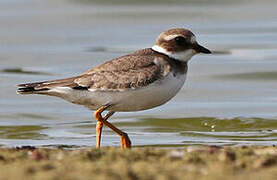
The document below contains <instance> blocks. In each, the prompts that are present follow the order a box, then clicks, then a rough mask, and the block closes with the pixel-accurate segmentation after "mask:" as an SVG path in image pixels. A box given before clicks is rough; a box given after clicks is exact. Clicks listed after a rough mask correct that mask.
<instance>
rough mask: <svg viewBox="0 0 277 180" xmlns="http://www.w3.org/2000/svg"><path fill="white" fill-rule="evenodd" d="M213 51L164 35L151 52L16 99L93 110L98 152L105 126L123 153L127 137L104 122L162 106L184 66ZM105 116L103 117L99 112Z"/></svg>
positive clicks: (191, 38) (29, 89)
mask: <svg viewBox="0 0 277 180" xmlns="http://www.w3.org/2000/svg"><path fill="white" fill-rule="evenodd" d="M198 53H206V54H210V53H211V51H210V50H208V49H207V48H205V47H203V46H201V45H199V44H198V43H197V41H196V38H195V35H194V34H193V33H192V32H191V31H189V30H187V29H183V28H173V29H169V30H166V31H164V32H162V33H161V34H160V35H159V36H158V38H157V40H156V43H155V45H154V46H153V47H152V48H146V49H141V50H138V51H135V52H133V53H131V54H127V55H125V56H121V57H118V58H115V59H112V60H110V61H107V62H105V63H103V64H101V65H99V66H96V67H94V68H92V69H90V70H88V71H86V72H85V73H83V74H81V75H79V76H75V77H71V78H66V79H58V80H52V81H44V82H35V83H27V84H19V85H18V87H19V88H18V90H17V93H19V94H41V95H49V96H56V97H60V98H62V99H65V100H67V101H69V102H71V103H74V104H79V105H83V106H85V107H87V108H89V109H90V110H96V111H95V113H94V117H95V118H96V120H97V124H96V147H97V148H100V142H101V134H102V127H103V125H105V126H108V127H109V128H110V129H112V130H113V131H114V132H116V133H117V134H118V135H119V136H120V140H121V147H122V148H123V149H124V148H130V147H131V141H130V139H129V137H128V135H127V133H125V132H123V131H121V130H120V129H118V128H117V127H115V126H114V125H113V124H111V123H110V122H109V121H107V120H108V118H109V117H111V116H112V115H113V114H114V113H115V112H128V111H129V112H130V111H141V110H146V109H151V108H154V107H157V106H160V105H162V104H164V103H166V102H167V101H169V100H170V99H171V98H173V97H174V96H175V95H176V94H177V92H178V91H179V90H180V89H181V88H182V86H183V84H184V82H185V79H186V74H187V69H188V65H187V64H188V61H189V60H190V59H191V57H192V56H193V55H195V54H198ZM103 111H108V112H107V114H106V115H105V116H104V117H103V116H102V112H103Z"/></svg>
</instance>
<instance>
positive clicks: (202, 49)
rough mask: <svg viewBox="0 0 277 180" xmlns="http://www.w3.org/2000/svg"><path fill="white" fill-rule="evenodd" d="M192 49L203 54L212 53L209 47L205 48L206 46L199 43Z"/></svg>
mask: <svg viewBox="0 0 277 180" xmlns="http://www.w3.org/2000/svg"><path fill="white" fill-rule="evenodd" d="M194 49H195V50H196V51H197V52H199V53H204V54H211V53H212V52H211V51H210V50H209V49H207V48H205V47H203V46H201V45H199V44H196V46H195V47H194Z"/></svg>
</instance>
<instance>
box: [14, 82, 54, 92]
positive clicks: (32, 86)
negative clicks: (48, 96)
mask: <svg viewBox="0 0 277 180" xmlns="http://www.w3.org/2000/svg"><path fill="white" fill-rule="evenodd" d="M43 83H44V82H35V83H27V84H19V85H17V86H18V89H17V91H16V92H17V93H18V94H39V93H41V92H43V91H48V90H49V88H38V87H39V86H41V85H42V84H43Z"/></svg>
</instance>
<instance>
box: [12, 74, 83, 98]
mask: <svg viewBox="0 0 277 180" xmlns="http://www.w3.org/2000/svg"><path fill="white" fill-rule="evenodd" d="M76 78H78V76H77V77H72V78H67V79H58V80H53V81H43V82H35V83H27V84H19V85H17V86H18V89H17V93H18V94H47V93H48V91H50V90H51V89H53V88H55V87H71V86H74V85H75V83H74V80H75V79H76Z"/></svg>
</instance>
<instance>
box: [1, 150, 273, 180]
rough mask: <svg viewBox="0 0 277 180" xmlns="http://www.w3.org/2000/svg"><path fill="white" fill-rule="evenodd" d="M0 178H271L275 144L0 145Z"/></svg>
mask: <svg viewBox="0 0 277 180" xmlns="http://www.w3.org/2000/svg"><path fill="white" fill-rule="evenodd" d="M0 172H1V175H0V179H184V178H185V179H205V180H206V179H223V178H224V179H234V178H236V179H263V180H264V179H276V178H277V148H276V147H216V146H214V147H213V146H188V147H184V148H181V149H158V148H133V149H132V150H121V149H119V148H103V149H101V150H97V149H94V148H86V149H77V150H76V149H75V150H68V149H64V148H53V149H45V148H38V149H37V148H34V147H22V148H13V149H10V148H2V149H0Z"/></svg>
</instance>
